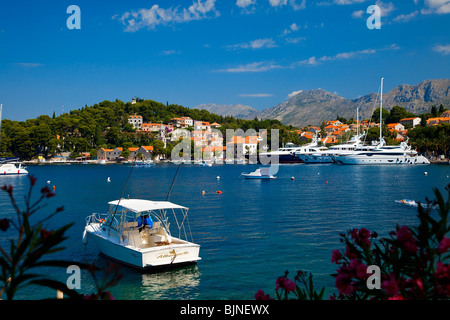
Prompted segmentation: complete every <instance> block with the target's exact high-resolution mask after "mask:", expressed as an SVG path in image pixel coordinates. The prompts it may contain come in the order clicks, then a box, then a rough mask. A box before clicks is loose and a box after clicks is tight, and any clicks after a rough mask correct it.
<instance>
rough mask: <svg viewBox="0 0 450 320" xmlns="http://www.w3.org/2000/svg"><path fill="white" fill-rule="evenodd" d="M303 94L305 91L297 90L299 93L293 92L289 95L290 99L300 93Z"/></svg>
mask: <svg viewBox="0 0 450 320" xmlns="http://www.w3.org/2000/svg"><path fill="white" fill-rule="evenodd" d="M301 92H303V90H297V91H293V92H291V93H289V94H288V98H292V97H294V96H296V95H298V94H299V93H301Z"/></svg>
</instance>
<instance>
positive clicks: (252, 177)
mask: <svg viewBox="0 0 450 320" xmlns="http://www.w3.org/2000/svg"><path fill="white" fill-rule="evenodd" d="M242 176H243V177H244V178H245V179H275V177H274V176H255V175H251V174H242Z"/></svg>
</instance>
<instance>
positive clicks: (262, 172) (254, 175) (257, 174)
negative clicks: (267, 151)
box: [241, 167, 276, 179]
mask: <svg viewBox="0 0 450 320" xmlns="http://www.w3.org/2000/svg"><path fill="white" fill-rule="evenodd" d="M241 175H242V176H243V177H244V178H245V179H276V177H275V176H274V175H273V174H272V172H271V168H270V167H268V168H259V169H256V170H255V171H254V172H250V173H246V172H243V173H241Z"/></svg>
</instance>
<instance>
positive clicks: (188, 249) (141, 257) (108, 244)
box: [86, 224, 201, 269]
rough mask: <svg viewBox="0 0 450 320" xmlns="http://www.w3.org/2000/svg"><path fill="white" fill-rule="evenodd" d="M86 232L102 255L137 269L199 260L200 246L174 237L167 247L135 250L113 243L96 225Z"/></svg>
mask: <svg viewBox="0 0 450 320" xmlns="http://www.w3.org/2000/svg"><path fill="white" fill-rule="evenodd" d="M86 231H87V235H88V237H89V239H90V240H91V239H92V240H93V241H94V242H95V244H96V246H97V248H98V250H99V251H100V253H101V254H102V255H104V256H107V257H108V258H111V259H114V260H116V261H119V262H121V263H123V264H126V265H129V266H132V267H136V268H139V269H148V268H152V267H160V266H175V265H180V264H189V263H196V262H197V261H198V260H200V259H201V258H200V257H199V253H200V245H198V244H195V243H191V242H188V241H184V240H180V239H178V238H174V237H172V243H171V244H169V245H163V246H158V247H149V248H136V247H134V246H131V245H127V244H122V243H119V242H117V241H114V240H113V238H110V237H108V236H107V234H106V231H99V225H98V224H91V225H89V226H87V227H86Z"/></svg>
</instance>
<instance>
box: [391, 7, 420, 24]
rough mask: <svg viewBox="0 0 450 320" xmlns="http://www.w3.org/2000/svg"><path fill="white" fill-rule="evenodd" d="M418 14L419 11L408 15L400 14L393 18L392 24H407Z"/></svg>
mask: <svg viewBox="0 0 450 320" xmlns="http://www.w3.org/2000/svg"><path fill="white" fill-rule="evenodd" d="M418 14H419V10H416V11H413V12H411V13H409V14H401V15H398V16H397V17H395V18H394V19H393V21H394V22H408V21H410V20H412V19H414V18H415V17H417V15H418Z"/></svg>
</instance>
